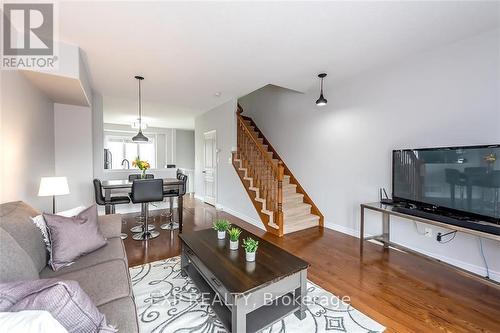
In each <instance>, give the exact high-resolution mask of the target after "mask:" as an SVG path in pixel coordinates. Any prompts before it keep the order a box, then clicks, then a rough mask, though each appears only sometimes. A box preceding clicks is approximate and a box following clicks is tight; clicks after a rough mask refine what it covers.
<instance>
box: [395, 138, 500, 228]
mask: <svg viewBox="0 0 500 333" xmlns="http://www.w3.org/2000/svg"><path fill="white" fill-rule="evenodd" d="M392 170H393V172H392V184H393V187H392V195H393V200H394V201H395V202H404V203H411V204H414V205H416V206H417V207H419V208H424V209H433V210H436V211H438V212H450V213H453V214H456V215H457V216H464V217H469V218H470V219H471V220H472V219H474V220H478V221H487V222H492V223H494V224H500V144H494V145H483V146H466V147H446V148H422V149H404V150H394V151H393V153H392Z"/></svg>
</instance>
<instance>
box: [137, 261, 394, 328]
mask: <svg viewBox="0 0 500 333" xmlns="http://www.w3.org/2000/svg"><path fill="white" fill-rule="evenodd" d="M130 275H131V277H132V284H133V287H132V288H133V291H134V295H135V302H136V304H137V314H138V316H139V328H140V332H141V333H149V332H162V333H174V332H179V333H188V332H200V333H201V332H211V333H223V332H226V330H225V329H224V327H223V326H222V324H221V322H220V321H219V320H218V319H217V316H216V315H215V313H214V312H213V311H212V309H211V307H210V305H209V304H208V303H207V301H206V299H204V298H203V296H202V294H201V293H200V291H199V290H198V288H196V286H195V284H194V283H193V281H192V280H191V279H190V278H189V277H183V276H181V274H180V257H174V258H169V259H166V260H160V261H156V262H153V263H150V264H146V265H142V266H136V267H132V268H130ZM307 288H308V290H307V292H308V297H307V300H306V302H307V311H306V313H307V316H306V318H305V319H304V320H302V321H301V320H299V319H297V317H295V315H293V314H291V315H289V316H287V317H285V318H284V319H283V320H280V321H278V322H277V323H275V324H274V325H272V326H271V327H268V328H266V329H264V330H263V331H262V332H264V333H277V332H279V333H288V332H289V333H292V332H298V333H316V332H318V333H319V332H383V331H384V329H385V328H384V326H382V325H380V324H379V323H377V322H376V321H374V320H372V319H370V318H369V317H367V316H366V315H364V314H363V313H361V312H359V311H358V310H356V309H355V308H353V307H352V306H350V305H349V304H346V303H344V302H342V301H341V300H340V299H339V298H337V297H336V296H334V295H333V294H331V293H329V292H327V291H325V290H324V289H322V288H321V287H319V286H317V285H315V284H313V283H311V282H310V281H308V284H307Z"/></svg>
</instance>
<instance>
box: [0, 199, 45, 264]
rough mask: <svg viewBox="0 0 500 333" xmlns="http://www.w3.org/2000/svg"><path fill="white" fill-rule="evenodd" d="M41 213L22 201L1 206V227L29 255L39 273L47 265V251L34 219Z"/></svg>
mask: <svg viewBox="0 0 500 333" xmlns="http://www.w3.org/2000/svg"><path fill="white" fill-rule="evenodd" d="M39 214H40V213H39V212H38V211H37V210H35V209H34V208H33V207H31V206H29V205H27V204H26V203H24V202H22V201H16V202H8V203H4V204H1V205H0V227H2V228H3V229H4V230H5V231H7V232H8V233H9V234H10V235H11V236H12V237H13V238H14V239H15V240H16V242H17V243H18V244H19V246H20V247H21V248H22V249H23V250H24V251H25V252H26V253H27V254H28V256H29V257H30V258H31V260H32V261H33V264H34V266H35V268H36V269H37V271H38V272H40V271H41V270H42V269H43V268H44V267H45V266H46V265H47V250H46V248H45V243H44V242H43V238H42V234H41V232H40V230H39V229H38V228H37V227H36V226H35V224H34V223H33V221H32V220H31V218H32V217H35V216H37V215H39Z"/></svg>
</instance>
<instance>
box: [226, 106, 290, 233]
mask: <svg viewBox="0 0 500 333" xmlns="http://www.w3.org/2000/svg"><path fill="white" fill-rule="evenodd" d="M241 110H242V109H241V107H240V106H239V107H238V111H237V112H236V115H237V120H238V121H237V124H238V126H237V139H238V154H239V158H240V160H241V163H242V165H243V167H244V168H245V169H246V175H247V176H248V177H251V178H252V179H253V182H252V184H251V186H252V188H251V187H249V188H248V189H247V192H249V189H252V191H258V193H259V195H258V197H259V198H260V199H261V200H260V201H254V204H256V202H259V204H257V205H261V207H260V208H257V206H256V208H257V210H258V212H259V215H260V216H261V219H262V221H263V222H264V224H265V225H266V229H267V230H268V231H270V232H272V233H275V234H277V235H279V236H282V235H283V231H284V227H283V201H284V195H283V179H284V175H285V168H284V165H283V162H282V161H280V160H279V159H277V163H276V162H274V161H276V160H274V161H273V157H272V155H270V154H269V153H270V152H269V151H268V150H267V149H265V148H264V144H263V143H261V142H260V141H259V138H258V136H257V135H255V134H254V131H253V130H251V129H250V125H247V124H246V123H245V121H246V119H245V118H243V117H242V116H241V114H240V113H241ZM242 180H244V178H242ZM254 193H255V197H254V199H255V198H256V197H257V192H254ZM249 195H250V196H251V197H252V195H253V194H251V193H250V192H249ZM264 208H265V209H264ZM270 213H271V214H270Z"/></svg>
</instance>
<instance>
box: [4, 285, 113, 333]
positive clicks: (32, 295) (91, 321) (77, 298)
mask: <svg viewBox="0 0 500 333" xmlns="http://www.w3.org/2000/svg"><path fill="white" fill-rule="evenodd" d="M23 310H44V311H47V312H49V313H50V314H51V315H52V316H53V317H54V318H55V319H56V320H57V321H58V322H59V323H60V324H61V325H62V326H63V327H64V328H65V329H66V330H67V331H68V332H69V333H72V332H75V333H76V332H117V330H116V329H115V328H113V327H111V326H109V325H108V324H107V323H106V318H105V317H104V315H103V314H102V313H100V312H99V310H98V309H97V307H96V306H95V305H94V304H93V303H92V301H91V300H90V298H89V296H88V295H87V294H86V293H85V292H84V291H83V290H82V288H81V287H80V285H79V284H78V282H76V281H59V280H57V279H42V280H32V281H18V282H9V283H0V311H1V312H18V311H23Z"/></svg>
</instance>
